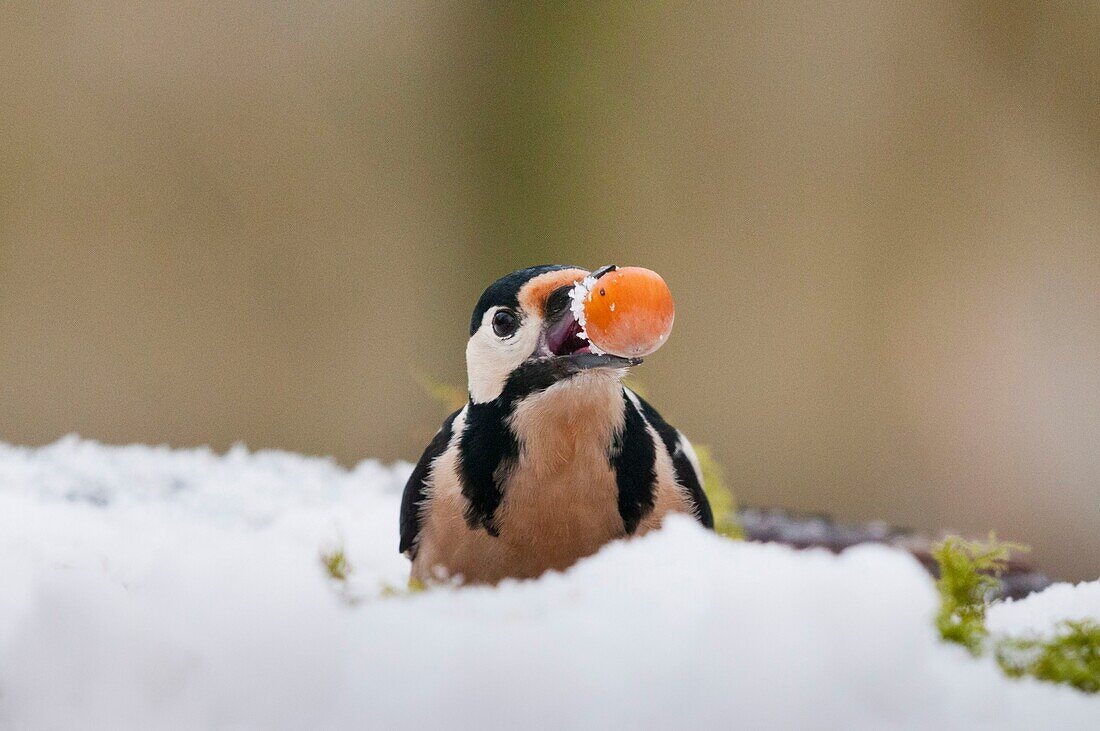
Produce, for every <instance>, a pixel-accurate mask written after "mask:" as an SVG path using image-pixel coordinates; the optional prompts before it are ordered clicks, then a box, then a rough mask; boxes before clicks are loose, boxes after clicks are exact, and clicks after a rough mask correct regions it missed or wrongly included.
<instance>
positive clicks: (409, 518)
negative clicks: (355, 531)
mask: <svg viewBox="0 0 1100 731" xmlns="http://www.w3.org/2000/svg"><path fill="white" fill-rule="evenodd" d="M461 411H462V409H459V410H458V411H456V412H454V413H453V414H451V415H450V416H448V417H447V420H446V421H444V422H443V426H441V427H440V428H439V431H438V432H436V435H435V437H434V438H433V439H432V441H431V443H430V444H428V447H427V449H425V450H424V454H423V455H421V457H420V461H419V462H417V463H416V467H414V468H413V471H412V474H411V475H409V481H408V482H406V483H405V493H404V494H403V495H402V496H401V545H400V547H399V548H398V550H399V551H400V552H401V553H404V554H406V555H408V556H409V558H412V557H413V555H414V554H415V553H416V536H417V534H418V533H419V532H420V503H421V501H423V500H424V491H425V489H427V486H428V477H429V476H430V474H431V469H432V462H434V461H435V459H436V457H438V456H439V455H441V454H443V452H445V451H446V450H447V445H448V444H450V442H451V434H452V432H453V429H452V427H453V425H454V420H455V417H456V416H458V414H459V413H460V412H461Z"/></svg>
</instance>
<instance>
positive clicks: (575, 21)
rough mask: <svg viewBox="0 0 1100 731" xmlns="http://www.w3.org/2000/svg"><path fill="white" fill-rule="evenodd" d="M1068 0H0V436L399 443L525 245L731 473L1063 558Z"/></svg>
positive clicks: (1081, 301) (1099, 16) (1079, 323)
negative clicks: (578, 287)
mask: <svg viewBox="0 0 1100 731" xmlns="http://www.w3.org/2000/svg"><path fill="white" fill-rule="evenodd" d="M1097 49H1100V5H1097V4H1096V3H1094V2H1088V1H1086V0H1079V1H1077V2H1072V1H1067V2H1062V3H1045V4H1043V3H1030V2H1019V3H1017V2H989V3H982V2H965V1H963V2H898V3H894V2H887V3H883V2H876V1H871V0H868V1H867V2H840V3H803V2H796V3H783V2H759V3H746V4H741V3H738V4H732V3H724V2H709V1H708V2H702V3H698V4H694V5H692V6H691V7H688V6H686V5H681V4H678V3H656V4H648V5H645V6H638V5H636V4H635V3H628V2H625V1H624V2H609V3H600V4H579V3H578V4H568V3H549V4H545V5H537V6H536V5H535V4H516V5H514V6H510V5H506V4H503V3H499V4H498V3H469V4H467V3H417V2H405V1H394V2H331V3H324V4H320V3H318V4H305V3H302V4H291V3H258V4H245V3H225V4H215V3H206V2H196V3H152V2H140V3H139V2H134V3H126V2H119V1H117V0H105V1H104V2H98V3H50V2H8V3H3V4H2V5H0V98H2V100H3V103H2V105H0V439H2V440H6V441H10V442H15V443H21V444H31V445H36V444H43V443H48V442H50V441H53V440H55V439H57V438H58V437H60V436H62V435H65V434H67V433H70V432H78V433H80V434H81V435H83V436H85V437H89V438H95V439H99V440H104V441H107V442H115V443H118V442H133V441H140V442H154V443H168V444H171V445H174V446H180V447H184V446H192V445H200V444H210V445H212V446H213V447H215V448H217V449H219V450H220V449H225V448H226V447H228V446H229V445H231V444H232V443H234V442H238V441H243V442H245V443H246V444H248V446H250V447H253V448H268V447H270V448H279V449H290V450H296V451H303V452H307V453H313V454H325V455H328V454H331V455H335V456H336V458H337V459H339V460H340V461H341V462H343V463H345V464H352V463H354V462H356V461H358V460H361V459H364V458H367V457H380V458H382V459H386V460H395V459H404V460H415V459H417V458H418V457H419V453H420V450H421V449H422V448H423V446H424V445H425V444H426V443H427V441H428V439H429V438H430V437H431V435H432V433H434V431H435V429H436V428H437V427H438V424H439V421H440V419H441V417H442V415H443V412H442V409H441V406H440V405H439V404H438V403H437V402H436V401H435V400H433V399H432V397H431V396H429V395H428V394H427V393H426V392H425V390H424V388H423V386H422V384H421V380H422V379H423V378H431V379H436V380H438V381H439V382H443V383H450V384H455V385H457V386H462V385H463V384H464V383H465V366H464V362H463V352H464V351H463V349H464V344H465V339H466V328H467V324H468V318H469V312H470V310H471V309H472V307H473V304H474V302H475V300H476V298H477V296H478V295H479V294H480V292H481V290H482V289H483V288H484V287H485V286H486V285H487V284H488V283H489V282H490V281H492V280H493V279H495V278H496V277H498V276H500V275H502V274H504V273H506V272H508V271H510V270H512V269H515V268H519V267H522V266H526V265H530V264H535V263H544V262H560V263H575V264H578V265H582V266H586V267H589V268H594V267H596V266H599V265H601V264H605V263H618V264H638V265H642V266H647V267H650V268H652V269H655V270H657V271H659V272H660V273H661V274H662V275H664V277H665V278H666V280H667V281H668V282H669V284H670V286H671V287H672V291H673V293H674V295H675V296H676V297H677V307H678V313H677V326H676V330H675V331H674V333H673V336H672V338H671V340H670V342H669V344H668V346H666V347H665V348H664V349H663V350H662V351H661V352H660V353H659V354H657V355H655V356H654V357H652V358H650V359H648V361H647V363H646V365H645V366H643V367H642V368H640V369H638V370H637V373H636V376H637V378H638V379H639V380H640V381H641V382H642V383H644V385H645V387H646V389H647V391H648V393H649V394H650V396H651V400H653V401H654V403H655V404H656V405H657V406H658V408H659V409H660V410H661V411H662V412H663V413H664V414H665V416H666V417H667V418H669V420H670V421H672V422H673V423H675V424H677V425H678V426H680V427H681V428H682V429H683V430H684V431H685V432H686V433H688V434H689V435H690V436H691V437H692V438H693V439H694V440H695V441H697V442H701V443H704V444H709V445H711V447H712V449H713V451H714V453H715V455H716V456H717V457H718V458H719V459H720V460H721V461H722V463H723V464H724V465H725V468H726V472H727V476H728V478H729V482H730V484H731V486H732V487H733V488H734V490H735V492H736V494H737V496H738V498H739V499H740V500H741V501H742V502H743V503H748V504H751V505H766V506H783V507H788V508H797V509H802V510H811V511H825V512H828V513H830V514H833V515H835V516H837V517H840V518H843V519H851V520H865V519H871V518H881V519H884V520H887V521H890V522H892V523H896V524H900V525H904V526H910V527H913V528H917V529H925V530H929V529H938V528H953V529H957V530H962V531H967V532H972V533H976V534H978V535H984V534H985V533H986V532H988V531H989V530H990V529H995V530H996V531H997V532H998V534H999V535H1000V536H1001V537H1004V538H1010V539H1014V540H1019V541H1023V542H1026V543H1030V544H1032V545H1033V546H1034V552H1033V554H1032V558H1033V560H1034V561H1035V562H1036V563H1037V564H1038V565H1039V566H1040V567H1042V568H1044V569H1046V570H1047V571H1048V572H1050V573H1051V574H1053V575H1055V576H1057V577H1061V578H1096V577H1097V576H1098V575H1100V52H1098V50H1097Z"/></svg>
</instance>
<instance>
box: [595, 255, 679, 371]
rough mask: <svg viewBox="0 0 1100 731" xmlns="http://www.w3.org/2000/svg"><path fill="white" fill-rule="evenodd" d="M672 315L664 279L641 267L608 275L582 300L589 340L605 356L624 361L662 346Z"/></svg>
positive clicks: (670, 298)
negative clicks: (619, 358) (608, 354)
mask: <svg viewBox="0 0 1100 731" xmlns="http://www.w3.org/2000/svg"><path fill="white" fill-rule="evenodd" d="M675 316H676V309H675V306H674V305H673V303H672V293H671V292H669V291H668V285H667V284H665V280H663V279H661V275H659V274H657V272H654V271H651V270H649V269H643V268H642V267H622V268H621V269H616V270H614V271H612V272H608V273H607V274H605V275H603V276H602V277H600V278H599V279H598V280H596V283H595V284H593V285H592V288H591V290H590V291H589V294H588V296H587V297H586V298H585V300H584V318H585V325H584V329H585V332H586V333H587V334H588V339H589V340H590V341H591V342H592V344H593V345H595V346H596V347H597V348H599V349H600V350H602V351H604V352H605V353H610V354H612V355H618V356H622V357H624V358H641V357H642V356H646V355H649V354H650V353H653V352H654V351H656V350H657V349H658V348H660V347H661V346H662V345H664V342H665V340H667V339H668V335H669V333H670V332H672V321H673V320H674V319H675Z"/></svg>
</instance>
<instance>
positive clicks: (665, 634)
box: [0, 439, 1100, 730]
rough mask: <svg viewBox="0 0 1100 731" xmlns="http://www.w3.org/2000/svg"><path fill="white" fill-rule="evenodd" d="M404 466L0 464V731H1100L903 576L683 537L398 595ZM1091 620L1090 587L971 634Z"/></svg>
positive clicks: (105, 460) (904, 569)
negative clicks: (696, 730) (350, 598)
mask: <svg viewBox="0 0 1100 731" xmlns="http://www.w3.org/2000/svg"><path fill="white" fill-rule="evenodd" d="M408 470H409V466H408V465H398V466H393V467H387V466H383V465H380V464H378V463H375V462H364V463H363V464H361V465H360V466H359V467H357V468H356V469H354V470H351V471H346V470H343V469H341V468H340V467H338V466H336V465H334V464H333V463H331V462H329V461H325V460H320V459H308V458H303V457H298V456H295V455H290V454H282V453H259V454H250V453H248V452H246V451H244V450H241V449H238V450H233V451H231V452H230V453H229V454H227V455H225V456H216V455H214V454H212V453H210V452H208V451H203V450H199V451H170V450H167V449H161V448H148V447H124V448H106V447H102V446H99V445H97V444H94V443H90V442H84V441H79V440H76V439H66V440H64V441H62V442H59V443H57V444H55V445H52V446H50V447H46V448H43V449H38V450H26V449H19V448H14V447H6V446H3V445H0V578H2V584H0V728H2V729H8V728H11V729H32V730H33V729H98V728H103V729H192V728H194V729H222V728H233V729H343V728H347V729H392V728H433V727H448V728H577V727H581V728H598V729H609V728H691V727H704V728H723V729H729V728H780V729H786V728H830V729H831V728H838V729H841V728H842V729H891V728H914V729H927V728H990V729H1003V728H1018V729H1036V728H1060V729H1074V728H1079V729H1093V730H1095V729H1098V728H1100V697H1096V696H1092V697H1090V696H1085V695H1082V694H1080V693H1078V692H1076V691H1074V690H1071V689H1069V688H1065V687H1056V686H1051V685H1045V684H1041V683H1039V682H1036V681H1031V680H1024V681H1012V680H1008V679H1006V678H1004V677H1003V676H1002V675H1001V673H1000V671H999V670H998V669H997V668H996V667H995V666H994V664H993V663H992V661H988V660H973V659H971V658H970V657H969V656H968V655H967V654H966V653H965V652H964V651H963V650H961V649H959V648H957V647H954V646H947V645H944V644H942V643H940V642H939V641H938V640H937V637H936V635H935V632H934V630H933V626H932V621H931V620H932V614H933V612H934V609H935V606H936V596H935V594H934V591H933V587H932V584H931V582H930V580H929V579H928V577H927V576H926V574H925V573H924V571H923V570H922V569H921V568H920V567H919V565H918V564H917V563H916V562H915V561H914V560H912V559H911V558H909V557H908V556H907V555H905V554H902V553H899V552H895V551H893V550H891V549H886V548H880V547H862V548H857V549H853V550H850V551H848V552H847V553H845V554H843V555H841V556H839V557H835V556H832V555H829V554H825V553H821V552H802V553H796V552H793V551H791V550H788V549H786V548H783V547H780V546H774V545H750V544H738V543H734V542H731V541H726V540H724V539H721V538H718V537H717V536H714V535H711V534H708V533H706V532H705V531H703V530H701V529H699V528H697V527H696V526H695V525H694V524H693V523H691V522H689V521H687V520H683V519H681V520H674V521H670V523H669V525H668V526H667V527H666V529H665V530H663V531H661V532H660V533H658V534H654V535H651V536H649V537H647V538H645V539H641V540H636V541H632V542H629V543H619V544H614V545H611V546H610V547H608V548H607V549H605V550H604V551H603V552H601V553H600V554H599V555H597V556H596V557H594V558H592V559H590V560H587V561H584V562H582V563H581V564H580V565H578V566H577V567H575V568H574V569H573V570H571V571H569V572H568V573H566V574H564V575H552V576H548V577H545V578H544V579H542V580H540V581H535V582H528V583H523V584H508V585H505V586H502V587H501V588H499V589H496V590H493V589H487V588H472V589H462V590H455V589H437V590H433V591H430V592H427V593H424V594H419V595H415V596H409V597H399V598H391V599H383V598H373V599H370V598H368V599H367V600H365V601H362V602H360V603H358V604H354V605H351V604H349V603H348V602H347V601H345V600H344V599H342V598H341V596H340V594H339V593H338V592H337V591H334V587H333V584H332V582H331V581H330V580H329V579H327V577H326V576H325V575H324V573H323V572H322V570H321V567H320V563H319V560H318V555H319V553H320V552H321V550H322V549H325V548H328V547H331V546H333V545H335V544H336V543H338V542H340V541H342V542H343V544H344V545H345V547H346V549H347V553H348V557H349V559H350V561H351V563H352V564H353V565H354V567H355V574H354V575H353V578H352V581H353V583H354V585H355V587H356V590H357V591H359V592H361V593H363V594H367V595H376V594H377V593H378V590H379V587H380V586H381V585H382V583H383V582H390V583H392V584H397V585H402V584H403V583H404V580H405V577H406V574H407V563H406V561H405V559H403V558H402V557H400V556H399V555H398V554H397V553H396V548H397V505H398V501H399V499H400V489H401V486H402V484H403V482H404V478H405V476H406V474H407V473H408ZM1083 616H1092V617H1094V618H1098V619H1100V583H1096V582H1094V583H1092V584H1085V585H1081V586H1078V587H1069V586H1065V585H1059V586H1055V587H1052V588H1051V589H1049V590H1047V591H1046V592H1044V593H1043V594H1041V595H1037V596H1033V597H1031V598H1029V599H1027V600H1024V601H1021V602H1016V603H1013V604H1008V605H1004V606H1002V607H998V608H997V609H995V610H994V611H993V612H992V613H991V616H990V620H989V623H990V626H991V628H993V629H997V630H1002V629H1004V630H1009V629H1011V630H1017V629H1033V630H1035V631H1042V630H1044V629H1045V628H1047V627H1049V626H1050V625H1051V624H1052V623H1053V622H1054V621H1055V620H1057V619H1061V618H1067V617H1068V618H1080V617H1083Z"/></svg>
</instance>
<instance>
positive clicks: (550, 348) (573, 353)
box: [542, 265, 642, 375]
mask: <svg viewBox="0 0 1100 731" xmlns="http://www.w3.org/2000/svg"><path fill="white" fill-rule="evenodd" d="M615 269H616V267H615V266H614V265H611V266H605V267H600V268H599V269H597V270H596V271H594V272H593V273H592V275H591V276H593V277H594V278H596V279H599V278H600V277H602V276H603V275H604V274H607V273H608V272H612V271H615ZM581 331H582V328H581V325H580V323H579V322H577V318H575V317H574V316H573V313H572V312H571V310H570V308H568V307H567V308H566V309H565V310H564V311H563V312H562V313H561V314H560V315H558V316H557V318H556V319H554V320H551V321H550V322H549V323H548V324H547V326H546V331H545V333H544V335H543V347H542V355H543V357H546V356H549V357H551V358H553V359H554V360H556V361H559V365H560V366H561V367H563V370H564V371H565V372H567V374H568V375H573V374H575V373H579V372H580V371H583V370H588V369H590V368H629V367H630V366H635V365H638V364H639V363H641V362H642V359H641V358H621V357H619V356H617V355H606V354H600V355H597V354H596V353H593V352H592V351H591V343H589V342H588V341H587V340H585V339H584V338H582V337H581V335H580V333H581Z"/></svg>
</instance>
